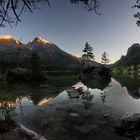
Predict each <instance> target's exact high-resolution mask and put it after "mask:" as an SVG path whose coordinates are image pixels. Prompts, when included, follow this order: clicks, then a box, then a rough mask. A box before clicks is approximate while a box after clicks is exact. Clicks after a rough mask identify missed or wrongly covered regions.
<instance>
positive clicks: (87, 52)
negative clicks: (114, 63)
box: [82, 42, 95, 67]
mask: <svg viewBox="0 0 140 140" xmlns="http://www.w3.org/2000/svg"><path fill="white" fill-rule="evenodd" d="M83 52H84V54H83V55H82V62H83V65H85V66H87V67H89V66H90V61H91V60H94V59H95V56H94V54H93V48H92V47H91V46H90V45H89V43H88V42H86V44H85V48H84V50H83Z"/></svg>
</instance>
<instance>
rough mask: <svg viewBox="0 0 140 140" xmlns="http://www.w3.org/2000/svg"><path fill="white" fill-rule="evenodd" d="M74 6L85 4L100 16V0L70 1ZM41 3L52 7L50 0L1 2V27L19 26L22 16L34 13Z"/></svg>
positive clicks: (1, 0) (9, 0)
mask: <svg viewBox="0 0 140 140" xmlns="http://www.w3.org/2000/svg"><path fill="white" fill-rule="evenodd" d="M69 1H70V2H71V3H72V4H80V3H81V4H84V5H85V7H86V8H87V9H88V10H89V11H91V10H93V11H95V13H96V14H98V12H97V9H98V7H99V4H98V0H69ZM40 2H45V3H46V4H47V5H48V6H49V7H51V4H50V0H0V27H4V26H5V25H6V24H9V25H10V26H11V27H12V24H13V23H15V24H17V23H18V22H20V21H21V18H20V17H21V15H22V13H23V12H24V11H29V12H31V13H32V12H33V10H34V9H37V8H38V4H39V3H40Z"/></svg>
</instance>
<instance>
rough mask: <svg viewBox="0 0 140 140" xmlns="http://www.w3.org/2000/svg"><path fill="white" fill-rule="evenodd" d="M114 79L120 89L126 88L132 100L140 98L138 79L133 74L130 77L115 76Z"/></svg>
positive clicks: (139, 81)
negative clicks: (119, 85)
mask: <svg viewBox="0 0 140 140" xmlns="http://www.w3.org/2000/svg"><path fill="white" fill-rule="evenodd" d="M114 78H115V79H116V80H117V81H118V82H119V83H120V84H121V86H122V87H126V88H127V91H128V94H129V95H130V96H131V97H132V98H134V99H139V98H140V77H139V76H136V75H134V74H131V75H129V76H128V75H127V76H124V75H121V76H119V75H115V76H114Z"/></svg>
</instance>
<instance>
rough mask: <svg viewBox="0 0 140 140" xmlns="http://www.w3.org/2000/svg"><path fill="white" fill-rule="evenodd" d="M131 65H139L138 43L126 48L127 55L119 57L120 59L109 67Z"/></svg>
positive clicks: (139, 48)
mask: <svg viewBox="0 0 140 140" xmlns="http://www.w3.org/2000/svg"><path fill="white" fill-rule="evenodd" d="M131 64H140V44H138V43H135V44H133V45H132V46H131V47H130V48H128V50H127V54H126V55H125V56H121V58H120V59H119V60H118V61H116V62H115V63H114V64H112V65H111V66H113V67H116V66H120V65H124V66H125V65H131Z"/></svg>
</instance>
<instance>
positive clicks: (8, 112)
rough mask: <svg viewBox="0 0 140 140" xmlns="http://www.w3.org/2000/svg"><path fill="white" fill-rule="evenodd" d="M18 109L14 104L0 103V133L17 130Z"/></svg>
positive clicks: (8, 102)
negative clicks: (16, 117)
mask: <svg viewBox="0 0 140 140" xmlns="http://www.w3.org/2000/svg"><path fill="white" fill-rule="evenodd" d="M15 110H16V107H15V105H14V104H13V102H10V101H1V102H0V132H5V131H8V130H10V129H12V128H15V126H16V122H15V116H16V111H15Z"/></svg>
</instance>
